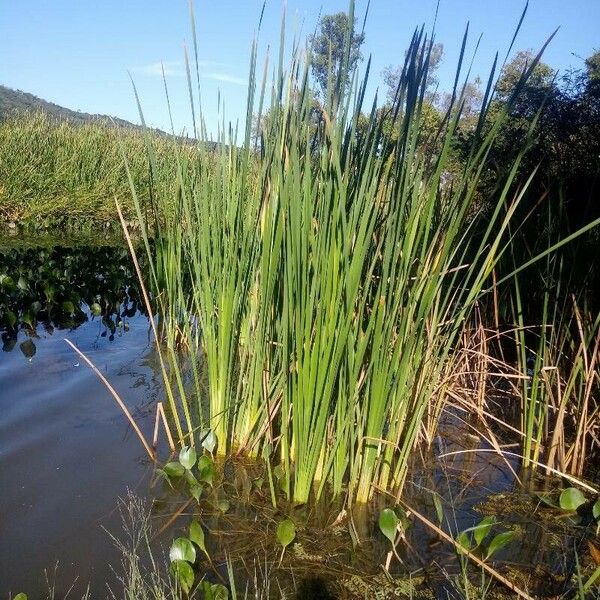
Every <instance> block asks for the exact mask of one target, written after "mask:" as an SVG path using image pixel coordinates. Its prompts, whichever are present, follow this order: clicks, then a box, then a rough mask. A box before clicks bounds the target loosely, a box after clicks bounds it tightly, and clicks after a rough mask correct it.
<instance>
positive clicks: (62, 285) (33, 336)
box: [0, 245, 142, 359]
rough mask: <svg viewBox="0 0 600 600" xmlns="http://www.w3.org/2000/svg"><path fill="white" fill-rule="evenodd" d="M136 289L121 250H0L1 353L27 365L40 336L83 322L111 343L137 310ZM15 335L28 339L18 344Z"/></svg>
mask: <svg viewBox="0 0 600 600" xmlns="http://www.w3.org/2000/svg"><path fill="white" fill-rule="evenodd" d="M136 283H137V282H136V278H135V272H134V270H133V268H132V265H131V259H130V257H129V254H128V251H127V249H126V248H125V247H121V246H115V245H106V246H96V247H94V246H83V247H82V246H77V247H65V246H49V247H33V248H32V247H21V248H19V247H16V248H15V247H11V248H6V247H5V248H2V247H0V331H1V332H2V333H1V337H2V350H3V351H4V352H11V351H13V350H14V349H15V348H17V347H18V348H19V350H20V351H21V352H22V354H23V355H24V356H25V358H27V359H31V358H33V357H34V356H35V354H36V350H37V347H36V340H37V339H39V337H40V335H46V336H47V335H52V334H53V333H54V332H55V330H74V329H76V328H78V327H80V326H81V325H82V324H83V323H87V322H88V321H98V322H99V323H100V325H101V331H100V332H99V335H100V336H101V337H106V338H108V340H109V341H113V340H114V339H115V336H118V335H122V334H123V333H124V332H126V331H127V330H128V328H129V323H128V321H129V319H131V318H133V317H134V316H135V315H136V314H137V313H138V312H140V311H141V309H142V306H141V303H140V299H139V296H138V290H137V285H136ZM20 331H22V332H24V334H25V335H26V336H27V339H25V340H23V341H22V342H20V343H17V340H18V338H19V335H18V334H19V332H20Z"/></svg>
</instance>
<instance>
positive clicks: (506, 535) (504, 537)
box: [485, 531, 515, 559]
mask: <svg viewBox="0 0 600 600" xmlns="http://www.w3.org/2000/svg"><path fill="white" fill-rule="evenodd" d="M514 537H515V532H514V531H504V532H503V533H499V534H498V535H496V536H494V537H493V538H492V541H491V542H490V545H489V546H488V549H487V552H486V555H485V557H486V559H488V558H490V557H491V556H493V555H494V554H495V553H496V552H498V550H501V549H502V548H504V546H506V545H507V544H509V543H510V542H511V541H512V540H513V538H514Z"/></svg>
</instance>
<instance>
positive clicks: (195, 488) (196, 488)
mask: <svg viewBox="0 0 600 600" xmlns="http://www.w3.org/2000/svg"><path fill="white" fill-rule="evenodd" d="M190 494H191V495H192V498H193V499H194V500H195V501H196V502H200V496H201V495H202V486H201V485H200V484H199V483H198V484H196V485H190Z"/></svg>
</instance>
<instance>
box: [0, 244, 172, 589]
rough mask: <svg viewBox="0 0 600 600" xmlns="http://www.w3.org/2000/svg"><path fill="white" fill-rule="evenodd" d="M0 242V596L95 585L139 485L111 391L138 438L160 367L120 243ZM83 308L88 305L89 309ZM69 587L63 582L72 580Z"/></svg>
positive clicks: (147, 422)
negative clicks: (121, 502) (123, 502)
mask: <svg viewBox="0 0 600 600" xmlns="http://www.w3.org/2000/svg"><path fill="white" fill-rule="evenodd" d="M42 243H43V245H42V246H36V245H35V243H32V242H31V240H29V241H26V240H16V239H11V240H9V241H5V242H4V244H3V245H0V280H1V281H0V326H1V329H0V331H1V332H2V350H3V351H2V352H0V597H1V598H6V597H7V596H8V594H9V593H10V592H12V593H13V594H15V593H17V592H20V591H26V592H27V593H28V594H29V597H30V598H36V597H40V596H41V595H42V594H45V593H46V592H47V585H46V582H45V579H46V578H45V575H44V571H46V572H47V574H48V578H49V579H50V582H51V583H52V582H55V583H56V594H57V597H58V598H60V597H61V595H63V594H64V593H65V592H66V591H67V590H68V588H69V587H71V585H72V584H73V583H74V582H75V581H76V580H77V582H76V583H75V590H81V589H84V586H85V585H86V584H87V583H90V584H91V585H92V589H94V590H102V589H104V590H105V589H106V587H105V585H106V582H107V581H110V580H111V578H112V579H113V580H114V575H111V574H112V568H111V565H112V566H113V567H117V566H118V563H119V556H118V554H117V552H116V550H115V549H114V547H113V543H112V542H111V540H110V538H109V536H108V534H107V532H106V531H105V529H106V530H108V531H110V532H112V533H115V534H118V533H119V531H120V528H121V520H120V517H119V514H118V511H117V509H116V506H117V501H118V499H119V498H120V497H124V496H125V495H126V494H127V491H128V490H133V491H135V492H136V494H137V495H140V496H142V497H143V496H145V495H147V492H148V485H149V480H150V475H151V465H150V464H149V461H148V460H147V457H146V455H145V454H144V451H143V449H142V448H141V446H140V443H139V440H138V439H137V438H136V436H135V434H134V433H133V432H132V430H131V428H130V426H129V425H128V422H127V421H126V419H125V418H124V416H123V414H122V412H121V410H120V409H119V408H118V406H117V405H116V403H115V401H114V400H113V398H112V397H111V396H110V394H109V393H108V392H107V390H106V389H105V387H104V385H103V384H102V383H101V382H100V381H99V380H98V378H97V377H96V375H95V374H94V373H93V372H92V371H91V369H89V368H88V367H87V366H86V365H85V364H84V363H83V361H81V360H80V359H79V357H78V356H77V355H76V354H75V353H74V351H73V350H72V349H71V348H70V347H69V346H68V344H67V343H66V342H65V341H64V339H65V338H67V339H69V340H70V341H71V342H73V343H74V344H75V345H76V346H77V347H78V348H79V349H80V350H81V351H82V352H84V353H85V354H86V356H88V358H90V359H91V360H92V362H93V363H94V364H95V365H96V366H97V367H98V369H100V371H101V372H102V373H103V374H104V375H105V377H107V379H108V380H109V381H110V382H111V383H112V385H113V386H114V387H115V389H116V390H117V392H118V393H119V395H120V396H121V398H122V399H123V400H124V401H125V403H126V404H127V406H128V407H129V409H130V411H131V412H132V414H133V415H134V417H135V418H136V420H137V422H138V423H139V424H140V426H141V427H142V430H143V431H144V433H145V434H146V435H147V436H148V437H149V438H150V436H151V433H152V431H151V430H152V425H153V421H152V415H151V407H152V406H153V405H155V403H156V400H157V398H158V399H160V394H161V384H160V375H158V374H157V372H156V371H155V369H154V368H153V348H152V339H151V336H150V331H149V324H148V319H147V317H146V315H144V314H142V313H141V312H140V311H139V309H138V302H137V297H136V294H135V285H134V284H135V280H134V274H133V272H132V269H131V266H130V261H129V257H128V255H127V251H126V249H125V248H123V247H122V246H119V245H114V244H111V243H108V242H106V243H104V242H102V243H100V244H99V245H98V244H95V245H90V244H89V240H85V243H86V245H81V243H80V242H79V241H78V240H74V241H71V242H68V245H66V246H65V244H64V241H61V242H60V245H57V244H58V241H57V240H44V241H43V242H42ZM90 307H92V308H90ZM75 590H74V591H75Z"/></svg>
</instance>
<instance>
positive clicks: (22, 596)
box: [13, 592, 27, 600]
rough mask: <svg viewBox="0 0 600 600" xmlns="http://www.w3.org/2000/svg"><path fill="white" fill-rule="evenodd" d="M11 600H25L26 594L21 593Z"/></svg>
mask: <svg viewBox="0 0 600 600" xmlns="http://www.w3.org/2000/svg"><path fill="white" fill-rule="evenodd" d="M13 600H27V594H24V593H23V592H21V593H20V594H17V595H16V596H15V597H14V598H13Z"/></svg>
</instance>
